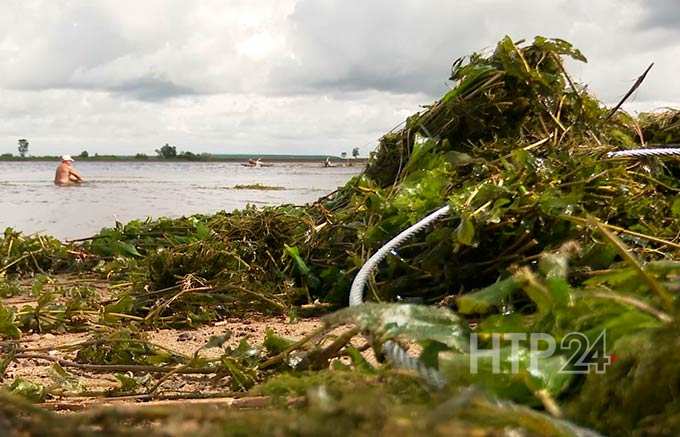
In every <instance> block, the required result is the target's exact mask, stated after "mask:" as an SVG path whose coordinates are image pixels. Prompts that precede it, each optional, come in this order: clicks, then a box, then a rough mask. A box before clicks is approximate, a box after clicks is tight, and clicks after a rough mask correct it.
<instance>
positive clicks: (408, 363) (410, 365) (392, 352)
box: [349, 205, 449, 388]
mask: <svg viewBox="0 0 680 437" xmlns="http://www.w3.org/2000/svg"><path fill="white" fill-rule="evenodd" d="M448 213H449V205H446V206H444V207H442V208H439V209H438V210H436V211H435V212H433V213H432V214H430V215H428V216H426V217H425V218H423V219H422V220H420V221H419V222H418V223H416V224H414V225H412V226H410V227H408V228H407V229H406V230H404V231H402V232H400V233H399V235H397V236H396V237H394V238H393V239H391V240H390V241H388V242H387V244H385V245H384V246H383V247H381V248H380V249H378V251H377V252H375V253H374V254H373V255H372V256H371V257H370V258H369V259H368V261H366V263H365V264H364V265H363V266H362V267H361V269H360V270H359V273H357V275H356V277H355V278H354V281H353V282H352V288H351V289H350V294H349V305H350V306H355V305H361V304H362V303H363V301H364V288H365V286H366V281H367V280H368V277H369V275H370V274H371V273H372V272H373V270H375V268H376V267H377V266H378V264H380V262H381V261H382V260H383V259H384V258H385V256H387V254H388V253H390V252H392V251H394V250H396V249H397V248H398V247H399V246H401V245H402V244H403V243H404V242H405V241H406V240H408V239H409V238H411V237H413V236H414V235H416V234H418V233H419V232H420V231H422V230H423V229H425V228H426V227H428V226H429V225H431V224H432V223H434V222H435V221H437V220H438V219H440V218H441V217H443V216H445V215H447V214H448ZM382 351H383V353H384V354H385V356H386V357H387V359H388V360H389V361H390V362H391V363H392V364H393V365H394V366H396V367H399V368H402V369H409V370H413V371H415V372H416V373H418V375H419V376H420V377H422V378H423V379H424V380H425V381H427V382H428V383H429V384H431V385H432V386H434V387H437V388H442V387H443V386H444V385H445V384H446V381H445V380H444V377H443V376H442V374H441V373H439V371H438V370H436V369H433V368H431V367H428V366H426V365H425V364H424V363H423V362H421V361H420V360H418V359H417V358H413V357H411V356H410V355H409V354H408V353H407V352H406V351H405V350H404V349H403V348H402V347H401V346H400V345H399V344H398V343H396V342H394V341H389V340H388V341H386V342H385V343H384V344H383V347H382Z"/></svg>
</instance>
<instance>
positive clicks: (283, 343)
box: [262, 328, 295, 355]
mask: <svg viewBox="0 0 680 437" xmlns="http://www.w3.org/2000/svg"><path fill="white" fill-rule="evenodd" d="M294 343H295V342H294V341H293V340H289V339H287V338H283V337H280V336H278V335H276V333H275V332H274V330H273V329H271V328H267V330H266V331H265V334H264V342H263V343H262V345H263V346H264V347H265V349H267V352H268V353H269V354H270V355H278V354H280V353H282V352H283V351H285V350H286V349H288V348H289V347H290V346H292V345H293V344H294Z"/></svg>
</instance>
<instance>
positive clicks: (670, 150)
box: [607, 148, 680, 158]
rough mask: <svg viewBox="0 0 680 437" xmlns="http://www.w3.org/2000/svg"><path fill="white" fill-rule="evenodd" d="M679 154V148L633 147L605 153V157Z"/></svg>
mask: <svg viewBox="0 0 680 437" xmlns="http://www.w3.org/2000/svg"><path fill="white" fill-rule="evenodd" d="M673 155H680V148H660V149H634V150H620V151H618V152H609V153H607V158H636V157H640V156H673Z"/></svg>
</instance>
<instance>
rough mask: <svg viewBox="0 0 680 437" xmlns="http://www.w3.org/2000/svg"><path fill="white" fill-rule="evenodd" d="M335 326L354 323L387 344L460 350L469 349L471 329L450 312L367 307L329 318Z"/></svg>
mask: <svg viewBox="0 0 680 437" xmlns="http://www.w3.org/2000/svg"><path fill="white" fill-rule="evenodd" d="M325 320H327V321H328V322H329V323H331V324H341V323H353V324H355V325H357V326H358V327H359V328H360V329H361V330H362V331H368V332H371V333H373V334H374V335H375V336H377V337H378V339H379V340H381V341H385V340H389V339H393V338H396V337H404V338H407V339H410V340H413V341H418V342H420V341H426V340H432V341H437V342H439V343H442V344H445V345H446V346H448V347H450V348H454V349H456V350H465V349H466V348H467V345H468V342H467V328H466V325H465V324H464V323H463V322H462V321H461V319H460V317H458V315H456V314H455V313H454V312H452V311H451V310H449V309H447V308H440V307H433V306H423V305H410V304H377V303H365V304H362V305H358V306H354V307H349V308H345V309H343V310H340V311H338V312H336V313H334V314H331V315H329V316H326V318H325Z"/></svg>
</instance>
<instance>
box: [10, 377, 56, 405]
mask: <svg viewBox="0 0 680 437" xmlns="http://www.w3.org/2000/svg"><path fill="white" fill-rule="evenodd" d="M9 390H10V391H11V392H12V393H15V394H18V395H19V396H22V397H24V398H26V399H28V400H29V401H31V402H43V401H44V400H45V396H46V395H47V391H46V390H45V386H43V385H42V384H38V383H35V382H31V381H28V380H26V379H23V378H16V379H15V380H14V381H13V382H12V385H10V386H9Z"/></svg>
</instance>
